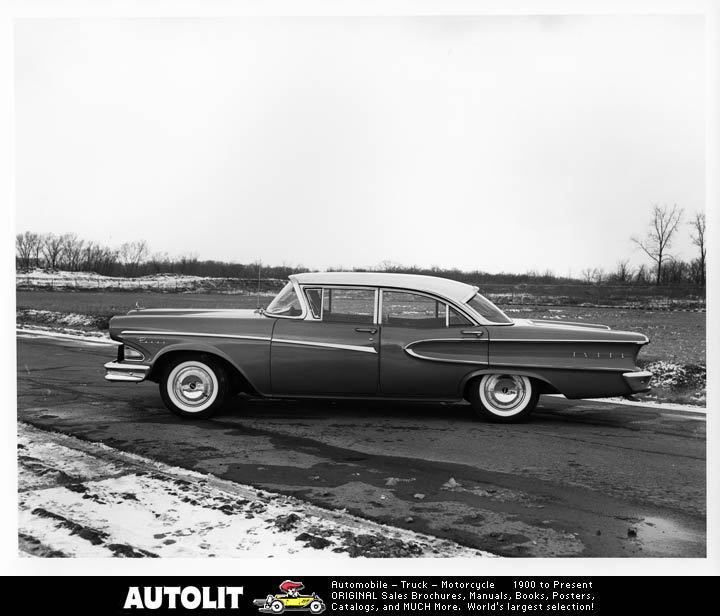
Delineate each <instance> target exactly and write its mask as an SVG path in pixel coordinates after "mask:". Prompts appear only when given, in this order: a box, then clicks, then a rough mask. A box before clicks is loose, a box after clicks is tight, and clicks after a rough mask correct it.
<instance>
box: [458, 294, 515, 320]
mask: <svg viewBox="0 0 720 616" xmlns="http://www.w3.org/2000/svg"><path fill="white" fill-rule="evenodd" d="M468 305H469V306H470V307H471V308H472V309H473V310H475V312H477V313H478V314H479V315H480V316H482V317H484V318H485V319H487V320H488V321H490V322H491V323H512V321H511V320H510V319H508V318H507V316H505V313H504V312H503V311H502V310H500V308H498V307H497V306H496V305H495V304H493V303H492V302H491V301H490V300H489V299H488V298H487V297H483V296H482V295H480V293H476V294H475V295H474V296H473V298H472V299H471V300H470V301H469V302H468Z"/></svg>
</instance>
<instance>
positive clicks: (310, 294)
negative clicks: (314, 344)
mask: <svg viewBox="0 0 720 616" xmlns="http://www.w3.org/2000/svg"><path fill="white" fill-rule="evenodd" d="M305 297H307V300H308V304H309V305H310V311H311V312H312V315H313V316H314V317H315V318H316V319H319V318H320V310H321V309H322V289H305Z"/></svg>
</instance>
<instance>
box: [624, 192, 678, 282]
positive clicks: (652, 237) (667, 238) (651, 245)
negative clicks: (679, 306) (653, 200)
mask: <svg viewBox="0 0 720 616" xmlns="http://www.w3.org/2000/svg"><path fill="white" fill-rule="evenodd" d="M682 213H683V211H682V209H681V208H678V206H677V205H673V206H672V209H669V208H668V206H667V205H664V206H662V207H660V206H659V205H656V206H655V207H653V213H652V220H651V221H650V225H649V227H650V228H649V229H648V232H647V235H646V236H645V239H638V238H637V237H632V238H631V240H632V241H633V242H634V243H635V244H637V245H638V246H639V247H640V248H641V249H642V250H643V252H644V253H645V254H646V255H647V256H648V257H650V258H651V259H652V260H653V263H655V267H656V272H655V284H656V285H659V284H660V282H661V280H662V268H663V262H664V260H665V259H666V258H667V257H668V254H667V251H668V249H669V248H670V243H671V242H672V238H673V235H675V231H677V228H678V225H679V224H680V219H681V218H682Z"/></svg>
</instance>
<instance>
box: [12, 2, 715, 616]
mask: <svg viewBox="0 0 720 616" xmlns="http://www.w3.org/2000/svg"><path fill="white" fill-rule="evenodd" d="M268 4H270V3H268ZM300 4H302V3H300ZM389 5H390V3H388V7H387V9H388V10H387V13H385V12H384V11H382V10H379V9H378V10H374V11H372V12H370V11H365V12H364V11H362V10H356V11H350V12H349V13H348V14H343V13H342V12H341V11H333V10H332V8H331V5H329V4H326V5H323V6H324V7H326V8H325V10H324V11H323V10H313V11H305V12H303V11H301V10H297V11H292V10H288V12H287V14H282V13H280V14H279V13H272V12H269V11H268V12H267V13H266V14H260V12H258V14H252V13H248V14H239V13H236V12H233V11H228V14H224V15H218V14H211V15H207V14H202V13H198V14H197V15H194V14H178V13H172V12H169V13H167V14H150V13H143V12H139V13H137V14H132V13H131V14H128V15H120V14H109V15H99V14H92V13H91V14H84V13H80V14H79V13H77V12H71V13H67V14H64V13H63V12H62V11H60V12H59V13H58V14H56V15H45V16H32V15H28V16H25V17H23V16H20V17H17V18H16V19H14V20H13V26H12V32H13V41H12V53H13V62H12V73H13V81H12V84H13V118H14V119H13V152H14V154H13V156H14V163H13V187H14V208H12V209H13V210H14V211H13V212H12V213H11V214H10V219H12V220H13V221H14V224H13V225H12V231H13V234H14V242H15V246H14V252H15V260H14V272H15V275H14V279H15V290H14V297H15V311H14V312H15V317H14V323H15V330H14V332H13V337H14V339H15V345H16V346H15V356H14V360H13V361H14V370H15V372H14V373H11V374H9V375H8V379H9V380H12V381H13V383H12V388H14V391H15V394H14V395H15V396H16V405H17V415H16V419H17V423H16V428H13V429H16V445H17V453H16V455H17V484H16V491H15V493H13V494H8V495H6V496H7V498H8V500H9V501H12V502H13V503H14V504H13V507H15V508H16V512H15V515H16V521H17V522H16V523H17V538H16V546H17V547H16V550H15V554H13V557H16V558H17V561H18V562H21V563H27V562H36V561H37V562H40V561H42V562H49V563H59V564H58V565H57V566H58V567H61V566H62V563H63V562H71V561H75V560H76V559H81V560H82V559H104V560H102V561H101V562H110V561H112V562H115V561H120V560H123V559H128V558H131V559H136V562H138V563H140V562H141V561H142V562H145V560H149V559H153V558H161V559H182V558H193V559H207V562H210V559H251V560H248V561H242V560H241V561H238V562H246V564H247V562H254V563H257V566H258V567H261V568H262V567H266V566H267V567H269V566H271V563H272V562H274V561H275V560H281V561H283V562H285V563H293V562H299V563H312V562H316V563H318V565H319V566H323V567H325V568H326V570H327V571H332V570H333V569H332V568H333V567H335V566H336V565H335V564H333V563H337V566H338V567H343V566H345V565H344V564H343V563H347V562H353V563H355V562H367V561H368V559H373V562H377V563H378V566H382V563H383V562H385V561H388V560H390V559H393V561H394V562H402V563H410V562H411V561H412V562H415V561H423V560H427V559H431V560H433V562H435V565H434V566H435V567H436V568H438V567H439V568H442V567H444V566H445V565H443V563H444V562H447V563H448V566H450V565H451V564H452V563H453V562H456V561H457V559H463V560H462V562H464V563H482V566H483V567H485V570H493V569H492V568H493V567H494V566H495V565H493V563H496V562H497V563H498V565H497V566H498V567H500V566H501V565H500V563H501V562H502V561H503V560H507V559H513V560H514V561H515V562H518V563H520V562H530V563H531V564H530V566H532V562H533V561H542V562H544V563H550V565H545V566H552V562H553V561H555V560H557V561H558V562H564V561H562V559H567V558H571V559H575V560H576V561H577V562H580V561H582V562H583V563H584V562H588V561H589V562H590V563H592V562H593V561H595V562H598V563H600V562H607V561H606V560H605V559H618V562H620V564H619V565H618V566H619V567H626V568H627V567H631V566H633V565H632V563H633V562H637V563H638V564H639V563H640V562H641V561H640V559H643V560H642V562H644V563H648V562H649V563H650V564H649V565H648V566H649V567H653V566H655V565H654V563H662V562H666V563H667V562H669V560H668V559H684V560H682V561H675V563H676V565H675V566H676V567H677V566H680V567H682V566H683V564H682V563H683V562H687V563H690V562H698V560H700V561H702V560H703V559H707V558H708V556H709V555H710V552H711V551H712V550H711V549H710V546H709V544H708V500H709V495H708V483H707V476H708V465H707V460H708V453H709V452H708V451H707V449H708V448H707V444H706V436H707V431H706V425H707V423H708V420H707V415H708V401H710V402H711V403H712V400H713V398H712V394H710V395H709V392H710V390H711V389H712V384H711V383H709V382H708V381H709V380H710V381H712V378H710V379H708V366H709V365H710V366H712V365H713V364H712V362H709V361H708V355H707V353H708V346H707V344H706V341H707V342H708V343H710V342H711V341H710V338H708V335H707V328H708V322H709V321H711V320H712V319H711V318H710V319H709V318H708V316H709V314H708V301H707V298H708V293H707V292H706V289H709V288H710V286H711V282H712V279H713V274H712V271H713V267H714V270H715V273H714V275H715V277H717V267H716V265H713V262H712V259H709V258H708V248H710V252H711V253H712V252H713V251H716V248H715V247H713V245H712V241H713V238H715V239H716V238H717V235H716V234H715V236H713V235H712V234H711V232H710V231H711V228H712V225H714V224H717V215H716V214H717V212H714V213H713V211H712V210H713V208H716V206H717V204H716V203H713V204H712V205H711V204H710V203H711V202H710V201H709V198H710V195H709V192H708V185H709V181H710V179H711V178H709V169H710V162H711V161H710V160H709V156H710V155H711V153H712V152H713V151H715V150H712V149H711V148H709V145H708V142H709V137H708V135H709V126H710V125H711V123H714V122H716V118H711V116H712V115H713V114H714V115H717V109H712V108H711V107H709V106H708V92H709V91H710V90H711V87H712V80H711V79H710V77H709V75H710V74H711V71H710V67H709V66H708V62H709V61H710V60H709V54H708V49H709V45H710V40H709V39H708V32H709V29H708V22H707V19H708V17H707V15H706V14H703V12H702V11H695V12H684V13H681V12H679V11H678V12H669V11H667V10H664V11H652V10H650V11H648V10H645V11H634V12H633V11H624V12H623V11H617V12H608V11H600V10H598V11H596V12H592V11H590V12H588V11H585V12H578V11H575V12H571V11H567V12H562V11H556V12H553V11H548V9H547V7H546V8H545V9H544V10H542V11H539V10H531V9H528V10H526V11H523V12H520V11H517V10H514V11H506V12H503V11H501V10H499V9H496V10H493V11H491V12H486V13H483V12H479V10H478V11H472V10H467V5H466V4H463V5H461V6H460V5H459V6H458V7H453V9H452V10H450V9H449V8H448V10H446V12H444V13H443V12H441V11H442V8H438V7H437V6H436V7H435V10H433V11H427V12H424V13H419V14H414V13H411V12H408V11H407V10H405V11H403V10H391V7H390V6H389ZM264 6H265V5H263V7H264ZM403 6H405V5H403ZM448 6H450V5H448ZM541 6H542V5H541ZM549 6H551V5H549ZM463 7H464V9H465V10H466V11H467V12H458V11H459V10H460V9H462V8H463ZM406 8H407V7H406ZM321 9H322V7H321ZM376 9H377V7H376ZM713 125H714V124H713ZM8 254H10V252H9V251H8ZM715 254H716V252H715ZM715 282H717V280H715ZM715 331H717V330H715ZM12 369H13V366H12V365H9V366H8V370H10V371H12ZM711 405H712V404H711ZM10 415H13V414H12V413H10ZM9 419H12V421H13V422H14V421H15V420H14V415H13V416H12V417H11V418H9ZM13 425H15V424H14V423H13ZM12 437H13V438H15V436H14V435H12ZM13 455H14V454H13ZM10 522H11V523H12V520H11V521H10ZM395 559H402V560H401V561H396V560H395ZM546 559H550V560H546ZM93 562H98V561H93ZM203 562H205V561H203ZM612 562H616V561H612ZM678 562H679V563H680V564H679V565H677V563H678ZM48 566H52V565H48ZM100 566H103V565H100ZM253 566H254V565H253ZM348 566H350V565H348ZM364 566H365V567H366V569H365V571H369V570H372V569H371V568H370V569H368V568H367V567H374V566H375V565H367V564H366V565H364ZM470 566H474V565H472V564H471V565H470ZM590 566H592V564H591V565H590ZM658 566H662V564H659V565H658ZM245 570H246V571H247V568H246V569H245ZM344 570H347V569H344ZM497 570H498V571H499V570H500V569H497ZM505 571H506V572H507V571H510V570H509V569H505ZM536 571H537V569H536ZM438 572H439V569H438ZM543 575H544V574H543ZM294 580H295V581H294ZM283 585H284V586H281V594H275V595H273V594H271V595H268V598H267V600H265V599H264V598H261V599H257V600H256V601H255V603H256V605H257V606H259V608H258V609H260V611H261V612H263V611H267V612H270V613H281V612H282V611H285V610H288V611H293V610H295V611H298V610H301V611H310V612H312V613H320V612H322V611H324V610H325V604H324V603H323V602H322V600H321V599H320V598H319V596H318V595H314V594H312V593H309V594H308V593H306V594H303V592H305V591H303V590H302V588H303V584H302V582H301V581H297V578H292V579H289V578H288V579H286V580H285V581H284V582H283ZM331 612H332V610H331Z"/></svg>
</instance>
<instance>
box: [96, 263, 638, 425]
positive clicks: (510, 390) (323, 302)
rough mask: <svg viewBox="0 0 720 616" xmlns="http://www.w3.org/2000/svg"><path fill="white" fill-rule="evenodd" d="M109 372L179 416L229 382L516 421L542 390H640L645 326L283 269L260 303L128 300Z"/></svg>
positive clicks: (260, 392) (393, 278)
mask: <svg viewBox="0 0 720 616" xmlns="http://www.w3.org/2000/svg"><path fill="white" fill-rule="evenodd" d="M110 336H111V337H112V338H113V339H114V340H117V341H119V342H121V343H122V344H121V346H120V347H119V351H118V357H117V360H116V361H112V362H110V363H108V364H106V365H105V368H106V369H107V374H106V376H105V378H106V379H107V380H109V381H123V382H140V381H153V382H156V383H159V385H160V394H161V396H162V399H163V401H164V402H165V404H166V405H167V407H168V408H169V409H170V410H171V411H173V412H174V413H176V414H178V415H179V416H181V417H186V418H204V417H209V416H210V415H212V414H213V412H215V411H216V410H217V409H218V408H219V407H220V406H221V405H222V403H223V401H224V400H226V399H227V397H228V395H230V394H233V393H235V392H245V394H248V395H250V396H260V397H272V398H301V397H331V398H368V399H369V398H381V399H403V400H408V399H409V400H435V401H461V400H463V399H466V400H468V401H469V402H470V404H471V405H472V407H473V409H475V411H477V413H478V414H480V415H481V416H483V417H485V418H489V419H491V420H494V421H499V422H511V421H518V420H520V419H522V418H524V417H526V416H527V415H528V414H529V413H530V412H531V411H532V410H533V408H534V407H535V405H536V403H537V401H538V396H539V395H540V394H551V393H552V394H557V393H560V394H563V395H564V396H566V397H567V398H597V397H605V396H630V395H632V394H635V393H638V392H644V391H648V389H649V386H650V377H651V374H650V373H649V372H645V371H643V370H641V369H640V368H638V367H637V366H636V365H635V364H636V358H637V355H638V352H639V350H640V348H641V347H642V346H643V345H645V344H647V343H648V342H649V341H648V339H647V337H646V336H644V335H643V334H638V333H632V332H625V331H614V330H611V329H610V328H609V327H607V326H604V325H593V324H589V323H584V322H583V323H571V322H560V321H543V320H536V319H510V318H508V317H507V316H506V315H505V314H504V313H503V312H502V311H501V310H500V309H499V308H497V306H495V305H494V304H493V303H492V302H490V301H489V300H488V299H486V298H485V297H483V296H482V295H481V294H480V293H478V289H477V287H474V286H471V285H468V284H464V283H462V282H457V281H454V280H448V279H444V278H436V277H433V276H417V275H406V274H390V273H365V272H322V273H304V274H296V275H293V276H290V281H289V282H288V283H287V285H286V286H285V287H284V288H283V289H282V290H281V291H280V292H279V293H278V295H277V296H276V297H275V299H274V300H273V301H272V302H271V303H270V305H269V306H268V307H267V308H266V309H264V310H205V309H192V310H177V309H175V310H170V309H167V310H165V309H148V310H145V309H137V310H132V311H130V312H129V313H128V314H127V315H124V316H117V317H114V318H112V319H111V321H110Z"/></svg>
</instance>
